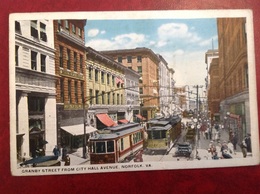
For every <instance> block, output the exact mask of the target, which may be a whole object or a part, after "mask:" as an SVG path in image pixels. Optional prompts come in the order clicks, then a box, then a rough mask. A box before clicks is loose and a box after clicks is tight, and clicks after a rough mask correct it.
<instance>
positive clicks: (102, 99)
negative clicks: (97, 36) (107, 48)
mask: <svg viewBox="0 0 260 194" xmlns="http://www.w3.org/2000/svg"><path fill="white" fill-rule="evenodd" d="M86 53H87V73H86V74H87V75H86V76H87V88H88V90H87V96H86V98H87V99H88V100H87V102H86V103H87V104H88V105H89V106H88V107H89V108H88V119H89V123H91V125H92V126H93V127H95V128H97V129H103V128H105V127H108V126H113V125H116V124H117V122H118V121H119V122H120V121H123V120H125V119H126V112H127V111H129V107H128V106H127V105H126V89H125V81H126V79H125V71H126V70H127V68H126V67H125V66H123V65H122V64H120V63H118V62H116V61H114V60H113V59H111V58H109V57H108V56H106V55H104V54H102V53H100V52H98V51H96V50H94V49H92V48H91V47H87V48H86ZM137 80H138V78H137ZM127 82H128V79H127ZM137 97H138V96H137ZM133 99H134V100H136V96H134V98H133Z"/></svg>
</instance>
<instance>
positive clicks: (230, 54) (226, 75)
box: [217, 18, 250, 141]
mask: <svg viewBox="0 0 260 194" xmlns="http://www.w3.org/2000/svg"><path fill="white" fill-rule="evenodd" d="M217 26H218V40H219V95H220V114H221V119H222V120H223V121H225V125H226V127H228V128H230V129H232V130H233V131H234V132H236V133H237V135H238V140H239V141H241V140H242V138H243V137H244V135H245V134H246V133H249V132H250V111H249V90H248V57H247V52H248V50H247V32H246V18H218V19H217Z"/></svg>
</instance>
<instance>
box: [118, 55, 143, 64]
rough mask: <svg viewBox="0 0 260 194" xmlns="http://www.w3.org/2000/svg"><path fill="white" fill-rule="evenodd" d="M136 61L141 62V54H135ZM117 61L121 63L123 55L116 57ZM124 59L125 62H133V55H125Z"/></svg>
mask: <svg viewBox="0 0 260 194" xmlns="http://www.w3.org/2000/svg"><path fill="white" fill-rule="evenodd" d="M136 60H137V63H142V56H137V59H136ZM117 61H118V62H119V63H122V62H123V57H122V56H119V57H118V58H117ZM126 61H127V63H132V62H133V57H132V56H127V57H126Z"/></svg>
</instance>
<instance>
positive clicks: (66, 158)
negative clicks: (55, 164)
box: [64, 154, 70, 166]
mask: <svg viewBox="0 0 260 194" xmlns="http://www.w3.org/2000/svg"><path fill="white" fill-rule="evenodd" d="M69 165H70V157H69V155H68V154H67V155H66V156H65V163H64V166H69Z"/></svg>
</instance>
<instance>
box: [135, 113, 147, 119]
mask: <svg viewBox="0 0 260 194" xmlns="http://www.w3.org/2000/svg"><path fill="white" fill-rule="evenodd" d="M135 116H136V117H137V118H139V119H141V120H146V118H144V117H143V116H142V115H139V114H138V115H135Z"/></svg>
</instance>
